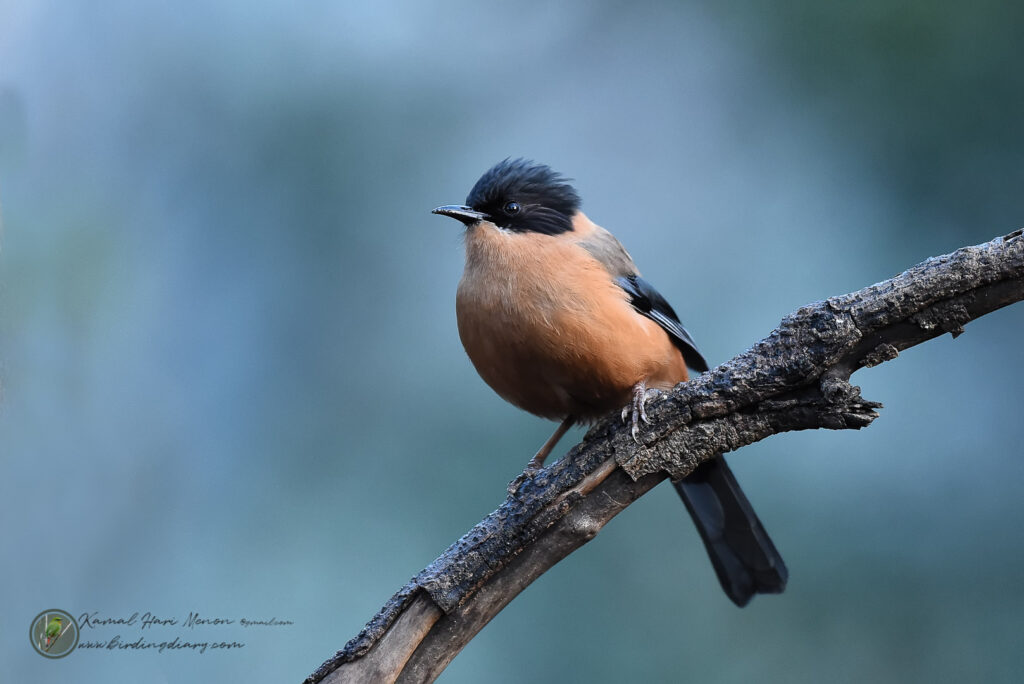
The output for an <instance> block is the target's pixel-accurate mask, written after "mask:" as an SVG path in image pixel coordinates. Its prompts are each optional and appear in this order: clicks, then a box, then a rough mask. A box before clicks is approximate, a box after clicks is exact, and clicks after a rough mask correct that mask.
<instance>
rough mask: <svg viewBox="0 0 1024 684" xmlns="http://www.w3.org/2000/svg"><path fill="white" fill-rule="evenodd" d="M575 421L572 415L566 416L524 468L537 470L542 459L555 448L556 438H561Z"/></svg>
mask: <svg viewBox="0 0 1024 684" xmlns="http://www.w3.org/2000/svg"><path fill="white" fill-rule="evenodd" d="M575 422H576V419H575V418H573V417H572V416H566V417H565V420H563V421H562V422H561V424H560V425H559V426H558V429H556V430H555V433H554V434H553V435H551V436H550V437H548V441H546V442H544V446H542V447H541V448H540V451H538V452H537V454H536V455H535V456H534V457H533V458H532V459H530V463H529V464H528V465H527V466H526V469H527V470H537V469H538V468H540V467H541V466H542V465H544V459H546V458H547V457H548V454H550V453H551V450H552V449H554V448H555V445H556V444H558V440H560V439H562V437H563V436H564V435H565V433H566V432H567V431H568V430H569V428H571V427H572V424H573V423H575Z"/></svg>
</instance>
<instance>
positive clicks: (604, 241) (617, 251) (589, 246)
mask: <svg viewBox="0 0 1024 684" xmlns="http://www.w3.org/2000/svg"><path fill="white" fill-rule="evenodd" d="M579 245H580V247H582V248H583V249H585V250H587V251H588V252H590V256H592V257H594V258H595V259H597V260H598V261H600V262H601V265H602V266H604V267H605V269H607V270H608V273H609V274H610V275H611V277H612V278H624V277H628V276H632V275H639V274H640V272H639V271H638V270H636V264H634V263H633V258H632V257H630V256H629V252H627V251H626V248H625V247H623V246H622V243H621V242H619V241H618V240H616V239H615V236H614V235H612V234H611V233H609V232H608V231H607V230H605V229H604V228H602V227H601V226H596V225H595V226H594V230H593V232H591V233H590V234H589V235H587V237H586V239H585V240H580V242H579Z"/></svg>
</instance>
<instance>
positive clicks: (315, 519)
mask: <svg viewBox="0 0 1024 684" xmlns="http://www.w3.org/2000/svg"><path fill="white" fill-rule="evenodd" d="M1022 28H1024V5H1021V4H1019V3H1004V2H995V1H987V0H982V1H981V2H978V3H972V4H970V5H967V4H957V3H933V2H890V1H889V0H868V1H867V2H862V3H819V2H814V1H811V0H796V1H789V2H778V3H767V4H753V3H739V2H683V3H676V2H660V3H657V2H656V3H647V4H635V3H622V2H610V1H605V2H582V1H575V2H564V3H546V2H536V1H532V0H527V1H525V2H520V3H516V4H515V5H514V6H510V5H508V4H504V5H493V6H486V5H483V4H481V3H476V2H468V1H466V0H449V1H445V2H433V3H422V2H412V1H405V2H402V1H397V2H362V1H353V2H344V3H337V2H309V3H299V4H296V3H284V2H273V3H272V2H251V1H250V2H244V3H243V2H232V1H230V0H218V1H215V2H204V3H182V2H180V1H179V2H147V3H139V2H136V1H134V0H131V1H130V0H110V1H108V2H103V3H68V2H52V1H44V0H39V1H36V2H33V1H30V0H0V204H2V209H3V219H4V233H3V237H2V243H0V377H2V387H3V402H2V407H0V468H2V471H0V516H2V518H3V520H4V521H5V531H4V534H3V542H2V543H0V568H2V577H3V578H4V591H3V595H4V600H3V604H2V606H3V618H2V619H0V662H2V663H3V665H2V668H3V669H4V670H6V673H5V674H6V676H4V677H2V678H3V679H4V681H35V682H57V681H65V680H67V679H69V678H73V679H76V680H79V681H97V682H99V681H132V680H144V681H150V682H183V681H215V680H226V681H242V680H243V679H244V680H245V681H250V682H298V681H300V680H302V679H303V678H304V677H305V676H306V675H307V674H308V673H309V672H311V671H312V670H313V669H315V668H316V667H317V666H318V665H319V664H320V663H321V662H322V661H323V660H324V659H325V658H327V657H328V656H330V655H331V654H332V653H333V652H334V650H335V649H337V648H340V647H341V646H342V645H343V644H344V643H345V642H346V641H347V640H348V639H349V638H350V637H352V636H353V635H355V634H356V632H358V631H359V629H360V628H361V627H362V626H363V624H364V623H365V622H366V621H367V620H368V619H369V618H370V617H371V616H372V615H373V614H374V612H375V611H376V610H377V609H378V608H379V607H380V606H381V605H382V604H383V603H384V602H385V601H386V600H387V599H388V597H390V596H391V594H392V593H393V592H394V591H395V590H397V589H398V588H399V587H400V586H401V585H402V584H404V583H405V582H406V581H407V580H408V578H409V577H410V576H412V575H413V574H414V573H416V572H417V571H419V570H420V569H421V568H422V567H423V566H424V565H426V564H427V563H429V562H430V561H431V560H433V559H434V558H435V557H436V556H437V555H438V554H440V553H441V552H442V551H443V550H444V549H445V547H447V546H448V544H449V543H451V542H452V541H454V540H455V539H456V538H458V537H459V536H460V535H461V534H462V533H463V532H465V531H466V530H467V529H469V527H471V526H472V525H473V524H475V523H476V522H477V521H478V520H479V519H481V518H482V517H483V516H484V515H486V514H487V513H489V512H490V511H491V510H493V509H494V508H495V507H496V506H497V505H498V504H499V503H500V502H501V500H502V498H503V495H504V492H505V486H506V484H507V483H508V481H509V480H511V479H512V478H513V477H515V475H516V474H518V473H519V471H520V470H521V469H522V467H523V465H524V464H525V462H526V460H527V459H528V458H529V457H530V456H531V455H532V454H533V452H534V450H535V449H536V447H537V446H538V445H539V444H540V443H541V442H542V441H543V440H544V439H545V438H546V437H547V436H548V435H549V434H550V431H551V430H552V429H553V424H551V423H548V422H545V421H543V420H540V419H537V418H534V417H531V416H529V415H527V414H524V413H522V412H520V411H518V410H517V409H515V408H513V407H511V406H510V405H507V404H505V403H504V402H503V401H502V400H501V399H499V398H498V397H497V396H495V395H494V394H493V393H492V392H491V391H490V390H489V389H488V388H487V387H486V386H485V385H484V384H483V382H482V381H481V380H480V379H479V378H478V377H477V376H476V374H475V372H474V370H473V368H472V366H471V365H470V363H469V361H468V360H467V358H466V357H465V354H464V352H463V351H462V348H461V346H460V344H459V339H458V335H457V332H456V326H455V317H454V295H455V288H456V285H457V283H458V279H459V277H460V273H461V269H462V258H463V257H462V247H461V236H460V232H461V227H460V226H459V225H458V224H457V223H455V222H454V221H451V220H448V219H444V218H442V217H437V216H431V215H430V213H429V212H430V209H432V208H433V207H435V206H437V205H439V204H446V203H459V202H462V201H463V199H464V198H465V196H466V194H467V193H468V191H469V189H470V187H471V186H472V184H473V183H474V182H475V181H476V179H477V178H478V176H479V175H480V174H481V173H482V172H483V171H484V170H486V169H487V168H488V167H489V166H490V165H492V164H493V163H494V162H496V161H498V160H500V159H502V158H504V157H506V156H526V157H530V158H533V159H536V160H539V161H543V162H546V163H548V164H550V165H552V166H553V167H554V168H555V169H557V170H560V171H562V172H564V173H565V174H567V175H568V176H570V177H572V178H574V179H575V180H576V187H577V188H578V190H579V192H580V194H581V195H582V196H583V198H584V209H585V210H586V211H587V212H588V214H589V215H590V216H591V217H592V218H594V219H595V220H596V221H597V222H598V223H601V224H603V225H605V226H607V227H609V228H611V229H612V230H614V231H615V233H616V234H617V235H618V237H619V238H620V239H621V240H622V241H623V242H624V243H625V244H626V246H627V247H628V248H629V249H630V251H631V253H632V254H633V256H634V258H635V259H636V261H637V263H638V264H639V265H640V267H641V269H642V270H643V271H644V274H645V276H646V277H647V278H648V279H649V280H651V281H652V282H653V283H655V284H656V285H657V287H658V289H659V290H661V291H662V292H663V293H664V294H665V295H666V297H667V298H668V299H669V300H670V301H671V302H673V304H674V305H675V307H676V309H678V310H679V311H680V313H681V316H682V318H683V320H684V322H685V323H686V325H687V327H688V328H689V329H690V331H691V332H692V333H693V334H694V336H695V337H696V339H697V340H698V342H699V343H700V344H701V347H702V349H703V350H704V353H705V355H706V356H707V357H708V359H709V360H710V361H711V362H712V363H713V364H714V363H718V362H721V361H724V360H727V359H728V358H730V357H732V356H733V355H735V354H737V353H739V352H741V351H743V350H744V349H746V348H747V347H748V346H749V345H751V344H752V343H754V342H755V341H756V340H758V339H760V338H761V337H763V336H765V335H766V334H767V333H768V332H769V331H770V330H771V329H772V328H773V327H774V326H775V325H776V324H777V323H778V321H779V320H780V318H781V317H782V316H783V315H785V314H786V313H788V312H790V311H792V310H793V309H795V308H796V307H798V306H800V305H802V304H805V303H808V302H811V301H814V300H817V299H821V298H824V297H827V296H830V295H837V294H841V293H845V292H848V291H851V290H856V289H859V288H861V287H863V286H866V285H868V284H871V283H874V282H876V281H879V280H882V279H885V278H887V277H890V276H892V275H894V274H895V273H897V272H899V271H901V270H903V269H904V268H906V267H908V266H910V265H912V264H915V263H917V262H919V261H921V260H923V259H925V258H927V257H929V256H931V255H937V254H943V253H946V252H949V251H952V250H954V249H956V248H957V247H960V246H962V245H965V244H974V243H979V242H983V241H986V240H989V239H991V238H992V237H995V236H997V235H1003V234H1005V233H1008V232H1010V231H1011V230H1014V229H1015V228H1019V227H1021V225H1022V224H1024V192H1022V189H1024V163H1022V162H1024V156H1022V153H1024V126H1021V122H1022V121H1024V71H1022V70H1021V68H1020V35H1021V33H1020V32H1021V29H1022ZM1022 326H1024V306H1017V307H1011V308H1009V309H1006V310H1003V311H999V312H996V313H994V314H992V315H990V316H987V317H985V318H983V319H981V320H979V321H977V322H975V323H972V324H971V325H969V326H968V328H967V334H965V335H964V336H962V337H961V338H959V339H957V340H955V341H953V340H951V339H950V338H949V337H948V336H947V337H944V338H942V339H939V340H935V341H933V342H930V343H927V344H925V345H923V346H920V347H917V348H914V349H911V350H908V351H907V352H906V353H904V354H903V355H902V356H901V358H899V359H898V360H896V361H894V362H892V363H887V364H885V365H883V366H881V367H879V368H875V369H871V370H867V371H862V372H860V373H858V374H856V375H855V376H854V382H856V383H857V384H859V385H861V386H862V387H863V393H864V396H865V397H866V398H868V399H872V400H877V401H882V402H884V403H885V409H884V411H883V412H882V417H881V418H880V419H879V420H878V421H877V422H876V423H875V424H874V425H873V426H871V427H870V428H869V429H867V430H864V431H862V432H841V433H839V432H817V433H800V434H791V435H783V436H779V437H775V438H772V439H769V440H767V441H765V442H763V443H760V444H756V445H753V446H751V447H748V448H745V449H743V450H742V451H740V452H738V453H735V454H733V455H732V456H731V459H730V460H731V462H732V464H733V468H734V470H735V471H736V473H737V475H738V477H739V479H740V481H741V482H742V483H743V484H744V486H745V489H746V491H747V493H748V495H749V497H750V498H751V500H752V501H753V503H754V504H755V505H756V507H757V509H758V511H759V512H760V515H761V518H762V520H763V521H764V523H765V525H766V527H767V528H768V530H769V531H770V532H771V533H772V536H773V537H774V539H775V542H776V544H777V545H778V547H779V549H780V550H781V551H782V554H783V556H784V557H785V558H786V560H787V562H788V564H789V568H790V571H791V579H790V587H789V589H788V590H787V591H786V593H785V594H783V595H782V596H768V597H759V598H757V599H756V600H755V601H754V602H753V603H752V604H751V605H750V606H749V607H748V608H746V609H744V610H738V609H736V608H735V607H734V606H733V605H732V604H731V603H730V602H729V601H728V600H727V599H726V598H725V596H724V595H723V594H722V592H721V591H720V590H719V587H718V584H717V582H716V580H715V577H714V574H713V572H712V570H711V567H710V564H709V563H708V561H707V558H706V556H705V554H704V551H703V549H702V547H701V544H700V541H699V539H698V537H697V535H696V533H695V531H694V529H693V527H692V525H691V523H690V521H689V519H688V517H687V515H686V513H685V511H684V509H683V507H682V505H681V503H680V502H679V501H678V499H677V498H676V495H675V493H674V492H673V491H672V490H671V488H669V487H668V486H667V485H662V486H661V487H659V488H657V489H656V490H655V491H654V492H652V493H651V494H650V495H649V496H646V497H644V498H643V499H641V500H640V501H638V502H637V503H636V504H635V505H633V506H631V507H630V508H629V509H628V510H627V511H625V512H624V513H623V514H622V515H621V516H619V517H618V518H616V519H615V520H614V521H612V522H611V523H610V524H609V525H608V527H606V528H605V530H604V531H603V532H602V534H601V535H599V536H598V537H597V539H595V540H594V541H593V542H592V543H590V544H589V545H587V546H586V547H584V548H583V549H581V550H580V551H579V552H577V553H575V554H573V555H572V556H571V557H570V558H568V559H567V560H566V561H564V562H563V563H561V564H559V565H558V566H557V567H555V568H554V569H553V570H552V571H551V572H549V573H548V574H546V575H545V576H544V577H542V578H541V579H540V580H539V581H538V582H536V583H535V584H534V585H533V586H531V587H530V588H528V589H527V590H526V591H525V592H524V594H522V595H521V596H520V597H519V598H518V599H516V600H515V601H514V602H513V603H512V604H511V605H510V606H509V607H508V608H507V609H506V610H505V611H504V612H503V613H501V614H500V615H499V616H498V617H497V618H496V619H495V620H494V621H493V622H492V623H491V624H490V625H489V626H488V627H487V628H486V629H484V631H483V632H482V633H481V634H480V635H479V636H478V637H477V638H476V639H474V640H473V641H472V642H471V643H470V645H469V646H468V647H467V648H466V649H465V651H463V653H462V654H461V655H459V657H458V658H457V659H456V660H455V661H454V662H453V663H452V665H451V666H450V667H449V668H448V670H447V671H446V672H445V674H444V675H442V678H441V680H440V681H442V682H447V683H449V684H456V683H463V682H498V683H503V682H509V683H511V682H522V681H538V682H556V681H558V682H561V681H570V682H622V681H684V680H693V681H701V682H737V681H769V682H821V681H832V682H865V681H872V682H908V681H913V682H942V681H950V682H954V681H956V682H961V681H987V682H996V681H1014V680H1017V679H1018V677H1019V673H1020V671H1021V669H1022V668H1024V648H1022V645H1024V640H1022V637H1021V634H1022V630H1021V617H1020V616H1021V614H1022V612H1024V598H1022V595H1021V593H1020V590H1019V588H1020V578H1021V575H1022V571H1024V534H1022V528H1024V497H1022V496H1021V491H1022V489H1024V465H1022V464H1024V461H1022V459H1021V453H1020V445H1021V443H1022V442H1024V421H1022V420H1021V419H1020V415H1021V408H1022V406H1024V396H1022V391H1021V389H1020V387H1021V378H1022V377H1024V353H1022V351H1021V342H1020V334H1021V331H1022ZM576 436H577V437H578V436H579V433H578V432H577V433H576ZM568 445H569V444H566V443H563V451H564V448H566V447H567V446H568ZM50 608H61V609H64V610H67V611H69V612H70V613H72V614H73V615H75V616H78V615H80V614H81V613H85V612H90V613H91V612H94V611H96V612H98V613H100V615H101V616H107V617H116V616H127V615H130V614H131V613H132V612H134V611H139V612H140V613H143V612H146V611H151V612H154V613H156V614H158V615H160V616H161V617H175V618H177V619H178V620H179V621H180V620H183V619H184V617H185V616H186V615H187V614H188V612H189V611H196V612H199V613H200V614H201V615H203V616H209V617H215V616H216V617H233V618H238V617H247V618H249V619H269V618H271V617H276V618H277V619H279V620H290V621H292V622H293V623H294V624H293V625H292V626H285V627H278V628H272V629H271V628H266V629H263V630H256V629H254V628H250V629H248V630H243V629H241V628H239V627H237V626H236V627H232V628H225V629H224V631H221V632H217V631H213V630H212V629H210V630H207V631H202V632H200V631H194V632H192V633H188V632H183V631H180V630H179V631H174V630H165V631H157V630H155V629H154V630H149V631H146V632H143V633H140V632H139V631H138V630H124V631H123V632H122V635H123V637H132V638H135V637H137V636H139V635H140V634H141V635H142V636H144V637H145V638H146V639H147V640H153V641H156V640H160V639H163V638H171V637H173V636H174V635H176V634H180V635H182V636H183V637H191V638H196V639H197V638H199V637H200V636H202V637H204V638H210V639H212V638H224V639H229V640H237V641H240V642H245V643H246V646H245V648H243V649H240V650H236V651H229V652H212V651H208V652H207V653H206V654H203V655H199V654H195V653H191V652H175V653H166V652H165V653H163V654H157V653H154V652H152V651H145V652H131V651H128V652H124V651H121V652H118V651H110V652H108V651H86V650H83V649H79V650H78V651H76V652H74V653H72V654H71V655H70V656H69V657H67V658H64V659H62V660H59V661H52V662H51V661H46V660H44V659H43V658H41V657H40V656H38V655H37V654H36V653H33V652H32V650H31V648H30V646H29V644H28V643H26V639H25V634H26V632H27V630H28V627H29V624H30V622H31V621H32V618H33V617H34V616H35V615H36V614H37V613H39V612H40V611H43V610H46V609H50ZM116 633H118V630H116V629H113V628H110V629H107V630H102V631H101V630H98V629H97V630H94V631H93V632H89V631H88V630H87V631H86V632H85V633H84V634H83V638H100V637H110V636H113V634H116Z"/></svg>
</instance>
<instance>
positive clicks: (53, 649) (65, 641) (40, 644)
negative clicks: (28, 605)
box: [28, 608, 78, 658]
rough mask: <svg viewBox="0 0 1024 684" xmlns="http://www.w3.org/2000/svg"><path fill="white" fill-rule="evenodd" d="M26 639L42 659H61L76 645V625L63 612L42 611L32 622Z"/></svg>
mask: <svg viewBox="0 0 1024 684" xmlns="http://www.w3.org/2000/svg"><path fill="white" fill-rule="evenodd" d="M28 638H29V640H30V641H31V642H32V648H34V649H36V652H37V653H38V654H39V655H41V656H43V657H44V658H63V657H64V656H66V655H67V654H69V653H71V652H72V651H74V650H75V646H77V645H78V623H77V622H75V618H73V617H71V614H70V613H67V612H65V611H63V610H57V609H55V608H54V609H51V610H44V611H43V612H42V613H40V614H39V615H36V617H35V619H34V620H32V626H31V627H29V628H28Z"/></svg>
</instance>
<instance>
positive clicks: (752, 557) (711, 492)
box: [672, 457, 789, 607]
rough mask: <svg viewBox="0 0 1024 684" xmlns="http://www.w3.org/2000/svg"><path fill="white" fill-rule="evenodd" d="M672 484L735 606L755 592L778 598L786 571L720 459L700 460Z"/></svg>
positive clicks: (737, 485) (722, 459)
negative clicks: (776, 595) (691, 518)
mask: <svg viewBox="0 0 1024 684" xmlns="http://www.w3.org/2000/svg"><path fill="white" fill-rule="evenodd" d="M672 484H673V485H674V486H675V488H676V491H677V492H679V496H680V497H682V499H683V503H685V504H686V508H687V510H689V511H690V515H691V516H693V522H694V523H695V524H696V525H697V531H698V532H700V538H701V539H703V540H704V546H705V547H706V548H707V550H708V555H709V556H710V557H711V564H712V565H713V566H715V574H717V575H718V581H719V582H721V583H722V589H724V590H725V593H726V594H728V595H729V598H731V599H732V601H733V603H735V604H736V605H737V606H740V607H743V606H745V605H747V603H749V602H750V599H751V598H752V597H753V596H754V594H778V593H780V592H781V591H782V590H783V589H785V588H786V580H787V579H789V570H787V569H786V564H785V563H784V562H783V561H782V556H780V555H779V552H778V551H777V550H776V549H775V544H773V543H772V540H771V539H770V538H769V537H768V533H767V532H765V531H764V527H763V526H762V525H761V521H760V520H758V519H757V514H756V513H754V508H753V507H752V506H751V505H750V502H749V501H747V497H746V495H745V494H744V493H743V490H742V489H740V486H739V484H738V483H737V482H736V477H735V476H734V475H733V474H732V471H731V470H730V469H729V466H728V465H727V464H726V462H725V459H724V458H722V457H718V458H712V459H709V460H707V461H704V462H703V463H701V464H700V465H699V466H698V467H697V469H696V470H694V471H693V472H692V473H690V474H689V475H687V476H686V477H684V478H683V479H682V480H680V481H678V482H673V483H672Z"/></svg>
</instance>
